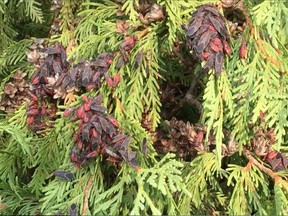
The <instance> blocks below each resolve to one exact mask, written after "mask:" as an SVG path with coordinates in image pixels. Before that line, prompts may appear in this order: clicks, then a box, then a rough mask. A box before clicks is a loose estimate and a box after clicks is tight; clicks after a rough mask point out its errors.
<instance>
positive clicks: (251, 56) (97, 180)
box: [0, 0, 288, 215]
mask: <svg viewBox="0 0 288 216" xmlns="http://www.w3.org/2000/svg"><path fill="white" fill-rule="evenodd" d="M219 2H220V1H217V0H214V1H213V0H205V1H202V0H201V1H200V0H199V1H198V0H193V1H188V0H178V1H174V0H100V1H94V0H78V1H73V0H63V1H58V0H55V1H50V0H41V1H40V0H21V1H18V0H10V1H6V0H0V13H1V18H0V38H1V40H0V49H1V53H0V77H1V85H0V87H1V94H2V97H4V96H3V95H4V94H6V93H7V92H6V93H5V91H4V90H5V84H7V83H8V82H13V79H12V78H13V75H14V74H15V73H17V71H18V72H19V70H20V71H22V72H24V73H26V74H27V76H26V77H27V80H26V81H27V83H28V82H29V78H30V77H31V76H32V74H33V73H34V71H35V67H34V65H33V64H32V63H31V62H29V61H28V60H27V56H26V55H27V53H29V50H30V51H31V45H33V44H35V40H34V39H35V38H44V39H45V40H44V42H43V44H44V46H50V47H51V46H52V45H53V44H55V43H56V42H60V43H61V44H62V46H63V47H65V48H66V51H67V53H68V58H69V61H70V62H72V63H75V64H76V63H77V62H79V61H80V60H81V59H84V60H88V61H89V60H90V59H92V58H95V57H97V55H98V54H100V53H104V52H105V53H115V58H114V60H113V63H112V65H111V66H110V67H109V70H108V74H109V75H110V76H114V75H115V74H120V75H121V81H120V82H119V84H118V85H117V86H116V87H115V88H110V87H109V86H106V85H103V86H100V88H98V89H93V90H91V91H89V92H80V93H78V95H76V99H77V101H75V102H72V103H70V104H63V100H61V99H58V100H57V101H56V104H57V108H58V110H57V113H56V117H55V118H54V119H50V121H51V122H50V123H51V124H52V125H53V126H52V127H50V128H47V129H46V130H45V131H42V133H41V134H39V133H35V132H33V131H31V129H29V128H28V127H27V123H26V118H27V114H26V111H27V104H28V102H27V100H25V99H24V100H23V101H22V102H21V105H20V106H19V107H18V108H17V109H16V110H15V109H14V111H11V110H10V111H5V110H3V111H1V116H0V133H1V137H0V154H1V157H0V213H1V215H11V214H23V215H28V214H29V215H32V214H39V215H42V214H43V215H47V214H49V215H55V214H57V215H59V214H66V215H67V214H69V212H70V213H71V214H72V213H73V211H74V207H75V206H74V205H73V204H75V205H76V212H77V214H81V215H98V214H102V215H119V214H121V215H122V214H123V215H127V214H131V215H140V214H141V215H148V214H153V215H162V214H168V215H193V214H195V215H199V214H211V215H219V214H232V215H244V214H245V215H246V214H249V213H256V214H257V215H272V214H276V215H287V214H288V208H287V206H288V180H287V178H288V173H287V168H288V167H287V166H288V164H287V159H286V156H285V151H287V145H288V136H287V131H288V130H287V128H288V111H287V110H288V89H287V86H288V63H287V62H288V61H287V60H288V50H287V46H288V20H287V17H288V1H287V0H282V1H263V0H245V1H242V0H240V1H234V2H235V3H237V2H238V3H239V2H240V3H244V4H243V5H240V6H239V5H237V4H236V5H234V8H233V7H230V8H226V9H225V8H224V9H223V10H222V12H221V13H222V14H224V15H225V17H226V18H228V16H229V17H230V18H229V20H230V22H232V23H235V22H240V23H241V22H242V24H243V17H244V20H245V18H246V20H245V21H244V22H245V23H247V26H246V28H243V29H242V30H241V31H240V32H237V35H234V37H233V35H232V33H231V32H230V34H231V35H230V45H231V48H232V54H231V56H230V57H227V58H225V62H224V70H223V71H222V72H221V74H220V75H219V76H215V72H214V71H213V70H210V71H209V72H207V73H204V72H203V71H202V66H203V64H202V66H201V63H200V62H198V61H196V58H195V57H193V53H191V52H189V51H190V50H189V48H188V47H187V44H186V41H187V35H186V32H185V31H184V30H183V29H182V25H183V24H187V23H189V21H190V19H191V13H192V12H194V11H195V10H196V8H197V6H199V5H202V4H205V3H219ZM222 2H225V1H224V0H223V1H222ZM153 4H156V5H158V7H160V8H161V10H163V14H162V15H163V16H159V17H157V18H154V19H152V18H151V16H150V18H149V17H148V15H147V14H148V13H149V10H150V9H151V5H153ZM154 6H155V5H154ZM51 7H54V9H55V8H56V9H55V10H53V11H51V10H50V8H51ZM145 7H147V8H148V9H147V8H145ZM237 7H238V9H237ZM239 7H240V9H239ZM235 8H236V9H235ZM147 10H148V12H147ZM231 11H234V12H231ZM150 12H151V11H150ZM229 12H231V13H232V18H231V13H230V15H228V14H229ZM239 14H240V18H239V17H237V15H239ZM146 15H147V16H146ZM150 15H151V14H150ZM247 15H248V16H247ZM245 16H246V17H245ZM247 17H248V18H247ZM57 20H58V21H57ZM239 20H240V21H239ZM125 22H127V23H128V24H127V25H125ZM51 25H52V26H54V27H53V28H51ZM57 25H58V26H57ZM227 25H228V24H227ZM130 36H137V38H138V40H137V41H136V42H135V46H134V47H133V48H132V49H131V50H129V51H127V52H126V55H127V61H125V63H124V64H123V65H122V67H120V68H119V67H118V66H117V62H119V61H120V60H121V59H120V58H121V56H122V55H121V54H120V52H119V48H120V47H121V45H122V43H123V40H124V38H125V37H130ZM244 42H245V43H246V46H247V54H246V58H240V57H241V56H239V48H240V47H241V46H243V43H244ZM139 56H141V57H139ZM139 58H140V59H141V60H139ZM119 59H120V60H119ZM135 64H138V66H135ZM81 94H82V95H81ZM84 94H85V95H89V96H90V97H95V96H96V95H99V94H101V95H102V99H103V101H102V103H103V106H105V107H106V108H107V110H108V111H107V112H108V113H109V114H110V115H112V116H114V117H115V118H116V119H117V120H118V122H119V127H120V128H121V130H122V131H123V132H124V133H125V134H126V135H129V136H130V137H131V142H130V147H129V148H131V151H132V150H133V151H136V152H137V154H136V159H137V163H138V166H137V167H136V169H135V166H132V165H131V164H129V163H126V162H125V161H123V162H122V163H120V164H119V163H116V164H113V163H111V162H109V161H107V160H106V159H107V158H106V157H105V156H104V155H100V156H99V157H97V158H95V159H93V160H90V161H89V163H88V164H87V166H84V167H81V168H76V167H74V166H73V164H72V163H71V161H70V154H71V151H72V148H73V147H74V145H75V143H74V141H73V135H74V133H75V131H76V130H77V129H78V126H77V124H76V123H75V122H73V121H70V120H69V119H67V118H64V117H63V112H64V110H65V109H67V108H69V107H74V106H78V105H79V104H80V103H81V97H82V96H83V95H84ZM175 118H176V119H178V120H179V121H178V120H175ZM172 123H173V124H172ZM192 124H193V125H194V126H195V127H194V126H193V125H192ZM175 125H176V126H175ZM183 128H184V129H185V130H184V129H183ZM269 131H270V132H269ZM203 136H204V137H203ZM202 137H203V138H202ZM188 145H192V147H191V148H188V147H187V146H188ZM163 146H165V148H163ZM175 146H176V147H175ZM179 146H181V151H182V152H183V151H184V152H185V151H188V152H190V154H187V155H188V156H187V157H183V155H182V154H179V148H180V147H179ZM183 149H184V150H183ZM276 151H278V152H281V153H283V154H280V153H279V154H277V156H276V157H272V156H271V155H272V154H273V153H275V152H276ZM267 158H268V159H267ZM269 160H270V161H269ZM277 167H278V168H277ZM279 169H281V170H279ZM56 170H63V171H64V170H65V171H69V172H71V173H73V175H74V178H73V179H72V180H69V178H68V180H67V179H66V180H65V178H64V180H63V179H61V178H59V177H57V176H55V175H54V174H53V173H54V172H55V171H56ZM71 206H73V207H72V209H70V207H71ZM69 209H70V210H69Z"/></svg>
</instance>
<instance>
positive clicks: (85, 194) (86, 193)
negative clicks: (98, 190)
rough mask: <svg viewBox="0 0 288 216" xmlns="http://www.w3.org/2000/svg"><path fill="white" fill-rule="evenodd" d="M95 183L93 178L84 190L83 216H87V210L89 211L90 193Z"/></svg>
mask: <svg viewBox="0 0 288 216" xmlns="http://www.w3.org/2000/svg"><path fill="white" fill-rule="evenodd" d="M92 183H93V176H91V177H90V178H89V180H88V182H87V185H86V187H85V189H84V199H83V204H82V211H81V212H82V215H85V213H86V210H87V209H88V197H89V191H90V188H91V185H92Z"/></svg>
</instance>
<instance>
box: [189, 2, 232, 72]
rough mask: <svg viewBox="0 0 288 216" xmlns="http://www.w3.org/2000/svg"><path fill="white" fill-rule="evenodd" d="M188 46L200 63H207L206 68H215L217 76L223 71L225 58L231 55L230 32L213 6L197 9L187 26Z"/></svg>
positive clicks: (206, 5)
mask: <svg viewBox="0 0 288 216" xmlns="http://www.w3.org/2000/svg"><path fill="white" fill-rule="evenodd" d="M184 28H185V30H186V31H187V35H188V37H189V39H188V46H189V48H190V49H192V52H193V53H194V54H195V56H196V57H197V58H198V59H199V60H200V61H206V65H205V66H204V68H207V69H211V68H214V69H215V72H216V75H219V74H220V73H221V71H222V70H223V62H224V56H225V55H228V56H230V55H231V48H230V45H229V37H228V31H227V28H226V26H225V20H224V17H223V16H222V15H221V14H220V13H219V11H218V8H217V7H216V6H215V5H213V4H205V5H201V6H199V7H197V10H196V11H195V12H194V13H193V14H192V19H191V21H190V22H189V24H188V25H187V26H184Z"/></svg>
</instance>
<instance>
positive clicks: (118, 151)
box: [63, 96, 137, 168]
mask: <svg viewBox="0 0 288 216" xmlns="http://www.w3.org/2000/svg"><path fill="white" fill-rule="evenodd" d="M82 99H83V100H82V104H81V105H80V106H78V107H71V108H68V109H66V110H65V111H64V114H63V116H64V117H70V118H71V120H72V121H78V126H79V128H78V130H77V132H76V133H75V135H74V137H73V140H74V141H75V142H76V146H75V147H74V148H73V149H72V153H71V162H72V163H73V164H74V165H75V166H76V167H78V168H79V167H81V166H85V165H86V164H87V163H88V160H89V159H93V158H96V157H97V156H99V155H101V154H102V155H105V156H107V160H108V161H111V162H115V163H117V164H119V163H120V162H121V160H122V159H124V160H125V161H126V162H128V163H130V164H131V165H132V166H134V167H137V162H136V159H135V156H136V152H135V151H132V150H130V149H129V143H130V137H129V136H127V135H124V134H123V133H122V131H121V130H119V128H118V121H117V120H116V119H115V118H114V117H112V116H111V115H108V114H107V113H106V108H105V107H103V106H102V101H101V97H100V96H97V97H95V98H88V97H86V96H83V98H82Z"/></svg>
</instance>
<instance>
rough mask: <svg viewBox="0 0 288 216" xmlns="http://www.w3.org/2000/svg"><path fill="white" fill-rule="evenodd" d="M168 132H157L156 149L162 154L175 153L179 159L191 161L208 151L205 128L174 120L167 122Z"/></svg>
mask: <svg viewBox="0 0 288 216" xmlns="http://www.w3.org/2000/svg"><path fill="white" fill-rule="evenodd" d="M165 123H166V124H167V127H168V132H167V133H165V132H163V131H157V135H156V140H155V142H154V147H155V148H156V150H157V151H158V152H160V153H167V152H173V153H175V154H177V155H178V156H179V157H182V158H185V159H189V158H191V157H194V156H196V155H197V153H198V152H200V151H207V150H208V149H207V147H205V146H204V133H205V131H204V130H203V128H200V127H196V126H193V125H192V124H190V123H189V122H187V123H185V122H183V121H178V120H177V119H176V118H172V120H170V121H165Z"/></svg>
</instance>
